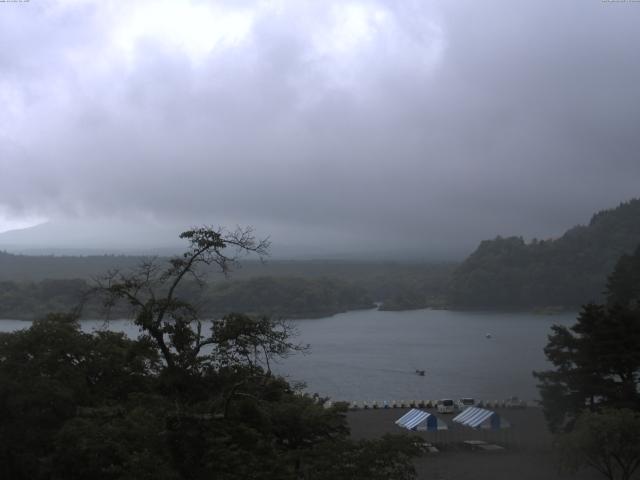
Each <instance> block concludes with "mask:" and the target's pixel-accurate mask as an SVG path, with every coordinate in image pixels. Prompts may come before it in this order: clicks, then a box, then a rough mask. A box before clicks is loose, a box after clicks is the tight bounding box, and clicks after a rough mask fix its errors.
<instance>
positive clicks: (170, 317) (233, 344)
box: [0, 229, 421, 480]
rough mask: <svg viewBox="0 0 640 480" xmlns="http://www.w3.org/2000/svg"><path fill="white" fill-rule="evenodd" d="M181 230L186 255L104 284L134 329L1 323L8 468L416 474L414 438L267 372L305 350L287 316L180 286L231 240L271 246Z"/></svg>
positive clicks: (49, 473)
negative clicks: (373, 436)
mask: <svg viewBox="0 0 640 480" xmlns="http://www.w3.org/2000/svg"><path fill="white" fill-rule="evenodd" d="M181 238H185V239H188V241H189V248H188V249H187V251H186V252H185V253H184V254H183V255H182V256H178V257H174V258H172V259H171V261H170V262H163V264H162V265H158V264H154V263H147V264H142V265H140V266H139V267H138V268H137V269H134V270H131V271H129V272H127V273H114V272H112V273H107V274H105V276H103V277H102V281H101V282H100V283H98V286H97V287H96V291H95V294H96V298H99V300H100V301H101V302H103V303H104V304H105V305H109V306H116V305H118V304H120V303H123V304H125V305H128V307H129V308H130V309H131V314H132V318H133V319H134V322H135V324H136V325H137V326H138V327H140V330H141V332H142V333H141V335H140V336H139V337H138V338H136V339H131V338H127V337H126V336H125V335H124V334H122V333H116V332H111V331H107V330H104V331H97V332H93V333H84V332H82V331H81V330H80V326H79V323H78V322H77V317H75V316H73V315H67V314H50V315H47V316H46V317H45V318H42V319H38V320H36V321H35V322H34V323H33V324H32V325H31V326H30V327H29V328H27V329H24V330H20V331H17V332H12V333H0V412H1V413H0V418H1V421H0V478H3V479H11V480H86V479H92V480H134V479H135V480H145V479H146V480H152V479H153V480H195V479H213V478H215V479H220V480H245V479H255V480H258V479H265V478H270V479H279V480H298V479H301V478H305V479H309V480H320V479H325V478H332V479H336V480H339V479H343V480H347V479H350V480H351V479H361V480H365V479H366V480H385V479H389V478H394V479H398V480H412V479H414V478H415V469H414V467H413V465H412V464H411V458H412V457H413V456H416V455H418V454H419V452H420V450H419V447H418V444H417V441H418V440H417V439H415V438H412V437H411V436H410V435H402V436H387V437H383V438H381V439H377V440H359V441H357V440H353V439H351V438H350V436H349V427H348V424H347V421H346V418H345V411H346V404H336V405H334V406H331V407H328V408H325V405H324V403H325V402H324V399H323V398H321V397H318V396H310V395H306V394H304V393H303V392H302V389H301V387H300V386H294V385H290V384H289V383H288V382H287V381H286V380H285V379H284V378H282V377H279V376H277V375H276V374H274V373H273V372H272V371H271V369H270V365H271V363H272V362H273V361H275V360H276V359H278V358H282V357H285V356H288V355H290V354H293V353H296V352H300V351H303V350H304V349H305V347H304V346H300V345H298V344H296V343H295V342H294V340H293V339H292V338H291V333H292V331H291V328H290V326H289V325H288V324H287V323H286V322H281V321H278V320H274V319H271V318H269V317H266V316H256V317H254V316H249V315H245V314H240V313H236V314H231V315H226V316H224V317H223V318H221V319H218V320H216V321H214V322H204V321H203V318H202V317H200V316H199V314H198V309H197V308H196V306H195V305H193V304H191V303H190V302H189V301H188V299H187V297H186V296H183V295H182V293H188V292H189V291H190V288H191V287H187V288H184V289H182V288H180V287H181V286H182V285H183V282H184V281H185V279H187V278H200V273H201V272H200V267H210V266H211V265H214V264H215V265H217V266H218V267H219V268H220V269H221V270H223V271H224V270H226V269H227V267H228V265H229V261H230V260H231V259H230V258H229V257H227V256H226V250H225V247H226V246H227V245H228V244H231V245H236V246H238V245H239V246H240V247H241V248H242V249H244V250H246V251H249V252H254V253H261V252H262V251H263V246H262V245H261V244H260V243H257V242H255V241H254V239H253V237H251V236H244V235H243V236H242V237H241V238H240V240H238V237H233V236H231V237H225V236H223V234H220V233H219V232H216V231H214V230H210V229H198V230H195V231H189V232H185V233H183V235H182V237H181ZM72 282H73V281H72ZM72 282H71V283H69V284H67V287H68V288H69V289H72V288H73V283H72ZM76 282H77V281H76ZM40 286H42V284H40ZM205 324H206V325H207V326H208V328H207V327H205ZM420 441H421V440H420Z"/></svg>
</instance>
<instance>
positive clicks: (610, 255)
mask: <svg viewBox="0 0 640 480" xmlns="http://www.w3.org/2000/svg"><path fill="white" fill-rule="evenodd" d="M639 244H640V200H639V199H635V200H631V201H629V202H626V203H622V204H620V205H619V206H618V207H617V208H614V209H611V210H604V211H601V212H599V213H596V214H595V215H594V216H593V217H592V218H591V221H590V222H589V224H588V225H586V226H576V227H574V228H572V229H570V230H568V231H567V232H566V233H565V234H564V235H562V237H560V238H558V239H555V240H533V241H531V242H530V243H526V242H525V241H524V240H523V239H522V238H521V237H509V238H501V237H498V238H496V239H495V240H486V241H483V242H482V243H480V246H479V247H478V248H477V250H476V251H475V252H473V253H472V254H471V255H470V256H469V258H467V259H466V260H465V261H464V262H463V263H462V264H461V265H460V266H459V267H458V268H457V269H456V270H455V272H454V274H453V279H452V282H451V289H450V301H451V304H452V305H453V306H454V307H460V308H527V309H529V308H556V307H558V308H574V307H577V306H580V305H582V304H584V303H586V302H589V301H598V302H599V301H601V300H602V297H603V292H604V290H605V284H606V278H607V276H608V275H609V274H610V273H611V272H612V270H613V267H614V266H615V264H616V261H617V260H618V258H620V256H621V255H623V254H629V253H631V252H633V251H634V250H635V248H636V247H637V246H638V245H639Z"/></svg>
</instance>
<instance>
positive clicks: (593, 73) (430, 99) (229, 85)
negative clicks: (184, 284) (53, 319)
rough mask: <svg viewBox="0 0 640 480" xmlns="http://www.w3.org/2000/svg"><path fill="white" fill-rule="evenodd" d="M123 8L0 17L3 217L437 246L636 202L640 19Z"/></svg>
mask: <svg viewBox="0 0 640 480" xmlns="http://www.w3.org/2000/svg"><path fill="white" fill-rule="evenodd" d="M122 5H123V4H121V3H108V2H106V3H105V2H100V3H88V2H71V3H60V4H49V5H48V6H46V7H44V6H41V5H36V2H31V3H29V4H24V5H19V6H11V7H9V6H7V5H1V6H0V7H1V8H2V10H0V37H1V38H0V41H2V44H3V45H5V46H6V45H11V46H12V48H5V49H4V50H3V51H2V53H1V54H0V62H1V63H0V87H2V88H1V89H0V92H1V93H0V102H2V104H3V108H2V110H1V111H2V113H0V126H1V127H2V133H0V169H1V172H2V174H1V175H0V192H1V193H0V220H2V218H3V215H4V218H5V220H6V221H7V222H9V221H16V219H20V218H31V217H39V218H49V219H51V220H52V221H56V220H57V219H63V218H67V219H68V218H75V219H76V220H77V222H78V223H82V222H83V221H84V220H87V219H92V220H93V221H95V219H96V218H97V219H100V218H117V219H124V220H125V221H130V222H146V221H150V222H151V223H154V222H155V223H160V224H176V225H183V224H189V223H210V222H220V223H227V224H229V223H230V224H235V223H251V224H254V225H256V226H257V227H258V228H259V229H260V230H261V231H264V232H265V233H271V234H272V235H273V237H274V240H275V241H276V242H284V243H289V244H295V243H301V244H306V245H314V244H315V245H319V244H322V243H325V244H329V245H332V246H333V247H335V249H336V250H349V249H352V248H353V246H354V245H357V244H364V245H366V248H367V249H369V250H390V249H392V248H397V249H400V250H402V249H408V250H412V251H417V250H418V249H424V250H425V251H433V252H443V251H447V250H449V251H461V250H462V251H464V249H469V248H471V247H472V246H473V245H475V244H476V243H477V242H478V241H479V240H480V239H482V238H485V237H492V236H495V235H496V234H503V235H506V234H524V235H525V236H538V237H546V236H550V235H557V234H558V233H561V232H562V231H563V230H564V229H565V228H566V227H569V226H571V225H573V224H575V223H578V222H584V221H587V220H588V217H589V215H590V214H591V213H592V212H593V211H595V210H597V209H600V208H604V207H607V206H614V205H615V204H617V203H618V202H619V201H622V200H625V199H628V198H630V197H632V196H636V195H638V193H639V192H638V184H640V182H639V180H640V161H638V159H637V152H638V151H640V149H639V147H640V135H638V125H640V118H639V117H640V109H638V108H637V106H638V105H640V93H639V89H638V85H640V82H639V81H638V80H640V75H639V74H640V60H638V59H639V57H638V55H637V54H635V53H634V50H635V46H636V45H638V41H639V40H640V31H639V30H638V29H637V28H636V27H637V25H638V20H640V4H637V3H631V2H630V3H620V4H610V3H601V2H599V1H595V0H594V1H593V2H591V1H583V2H577V1H575V2H569V1H561V2H518V3H517V4H516V2H442V3H432V4H428V3H427V2H382V1H377V2H376V1H360V2H350V3H348V2H338V1H336V2H322V4H320V3H315V2H284V1H283V2H240V3H238V2H211V3H207V2H192V3H188V2H185V3H179V2H167V3H154V4H153V5H152V4H151V3H149V4H146V3H136V4H128V5H127V7H123V6H122ZM427 254H428V253H427Z"/></svg>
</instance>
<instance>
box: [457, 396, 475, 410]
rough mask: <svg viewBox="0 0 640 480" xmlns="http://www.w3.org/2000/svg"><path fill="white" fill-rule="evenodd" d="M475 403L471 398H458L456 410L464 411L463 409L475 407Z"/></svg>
mask: <svg viewBox="0 0 640 480" xmlns="http://www.w3.org/2000/svg"><path fill="white" fill-rule="evenodd" d="M475 405H476V401H475V400H474V399H473V398H459V399H458V401H457V402H456V407H458V410H461V411H462V410H464V409H465V408H469V407H475Z"/></svg>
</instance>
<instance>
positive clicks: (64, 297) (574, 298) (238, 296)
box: [0, 200, 640, 319]
mask: <svg viewBox="0 0 640 480" xmlns="http://www.w3.org/2000/svg"><path fill="white" fill-rule="evenodd" d="M638 244H640V200H631V201H629V202H626V203H622V204H621V205H619V206H618V207H617V208H614V209H611V210H605V211H602V212H599V213H597V214H595V215H594V216H593V218H592V219H591V221H590V222H589V224H588V225H586V226H576V227H574V228H572V229H570V230H568V231H567V232H566V233H565V234H564V235H562V236H561V237H560V238H558V239H553V240H536V239H534V240H532V241H531V242H528V243H527V242H525V240H524V239H523V238H521V237H509V238H502V237H498V238H496V239H494V240H486V241H483V242H481V243H480V245H479V247H478V248H477V249H476V251H475V252H473V253H472V254H471V255H470V256H469V257H468V258H467V259H466V260H465V261H464V262H463V263H462V264H455V263H433V262H432V263H423V262H415V263H409V262H363V261H339V260H314V261H283V260H275V261H267V262H266V263H262V262H259V261H247V262H244V263H243V266H242V268H240V269H238V270H236V271H234V272H233V275H232V276H231V277H230V278H227V277H225V276H224V275H222V274H220V273H219V272H216V271H215V270H213V269H208V270H207V269H206V268H205V269H204V273H206V274H208V277H209V279H210V280H211V284H210V286H208V287H207V288H205V289H202V290H201V289H198V288H193V286H191V287H189V286H188V284H186V285H185V287H184V288H185V289H188V291H186V294H188V295H189V299H190V300H191V301H193V302H194V304H196V305H198V306H199V307H200V308H201V309H202V311H203V312H204V313H205V314H208V315H223V314H225V313H228V312H231V311H245V312H254V313H258V312H259V313H267V314H270V315H274V316H284V317H288V318H295V317H315V316H324V315H330V314H333V313H337V312H341V311H345V310H353V309H359V308H369V307H372V306H373V303H374V302H381V303H382V304H383V305H382V307H381V308H382V309H386V310H406V309H412V308H425V307H433V308H486V309H541V310H545V311H554V310H561V309H575V308H577V307H579V306H580V305H582V304H584V303H586V302H589V301H600V300H601V299H602V295H603V292H604V290H605V283H606V278H607V275H609V274H610V273H611V271H612V269H613V266H614V264H615V262H616V260H617V259H618V258H619V257H620V256H621V255H623V254H625V253H630V252H632V251H633V250H634V248H635V247H636V246H637V245H638ZM157 260H158V261H159V262H160V263H162V262H163V261H167V259H164V258H158V259H157ZM143 261H144V259H143V258H142V257H128V256H111V255H105V256H87V257H67V256H63V257H56V256H39V257H32V256H25V255H13V254H9V253H6V252H0V318H20V319H22V318H24V319H30V318H36V317H38V316H40V315H42V314H43V313H45V312H48V311H58V310H61V309H67V310H68V309H70V308H72V307H73V306H74V305H76V304H77V302H78V301H79V299H80V295H79V292H81V291H85V290H86V289H87V288H89V286H90V285H92V281H93V280H92V279H93V278H95V277H96V276H98V275H99V274H100V273H103V272H105V271H108V270H113V269H119V270H121V271H128V270H131V269H134V268H136V266H138V265H139V264H140V263H142V262H143ZM112 313H113V312H112ZM116 313H117V312H116ZM84 315H85V316H91V317H99V316H101V315H103V312H101V311H100V310H99V309H98V308H96V306H92V305H91V304H88V305H87V307H86V308H85V310H84Z"/></svg>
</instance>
